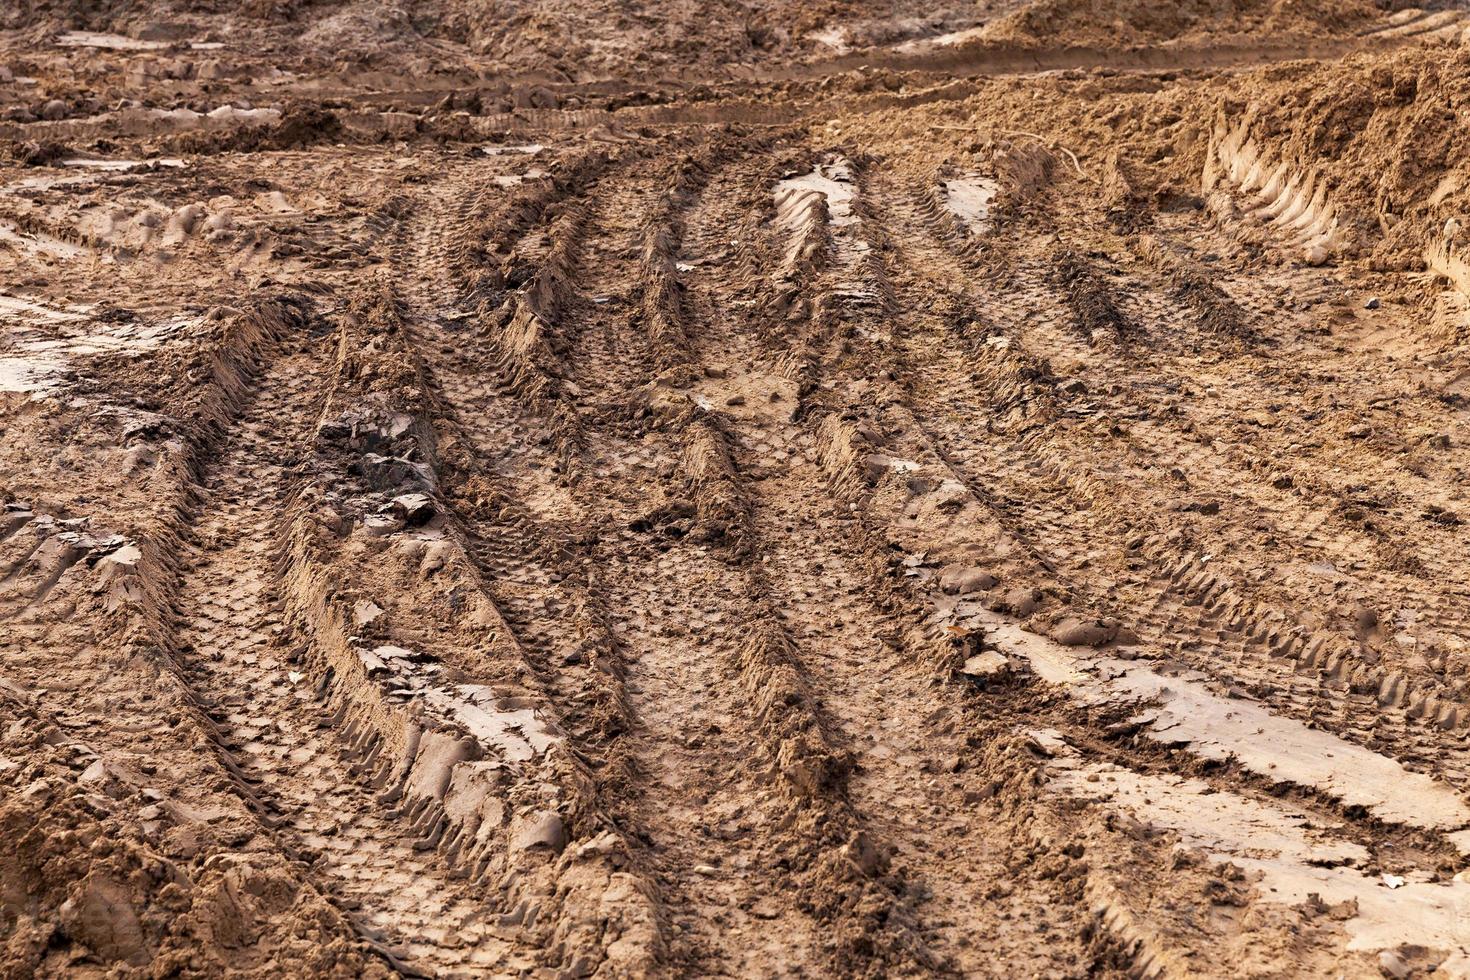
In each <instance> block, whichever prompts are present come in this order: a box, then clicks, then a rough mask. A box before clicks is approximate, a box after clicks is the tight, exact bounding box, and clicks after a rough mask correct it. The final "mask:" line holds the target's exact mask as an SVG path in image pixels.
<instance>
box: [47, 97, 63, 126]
mask: <svg viewBox="0 0 1470 980" xmlns="http://www.w3.org/2000/svg"><path fill="white" fill-rule="evenodd" d="M66 114H67V106H66V103H65V102H62V101H61V100H60V99H52V100H51V101H50V102H47V103H46V104H45V105H43V106H41V118H42V119H49V120H51V121H53V122H54V121H55V120H57V119H65V118H66Z"/></svg>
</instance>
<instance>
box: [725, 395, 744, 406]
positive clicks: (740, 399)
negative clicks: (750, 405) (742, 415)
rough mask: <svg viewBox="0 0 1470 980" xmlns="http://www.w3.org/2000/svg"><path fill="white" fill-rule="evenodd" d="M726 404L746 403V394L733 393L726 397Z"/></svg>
mask: <svg viewBox="0 0 1470 980" xmlns="http://www.w3.org/2000/svg"><path fill="white" fill-rule="evenodd" d="M725 404H726V405H744V404H745V396H744V395H731V396H730V397H729V398H726V399H725Z"/></svg>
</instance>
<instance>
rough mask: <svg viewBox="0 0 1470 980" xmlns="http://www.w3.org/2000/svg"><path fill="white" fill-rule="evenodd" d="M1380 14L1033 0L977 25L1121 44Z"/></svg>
mask: <svg viewBox="0 0 1470 980" xmlns="http://www.w3.org/2000/svg"><path fill="white" fill-rule="evenodd" d="M1382 14H1383V4H1382V3H1380V2H1378V0H1310V2H1300V0H1181V2H1175V0H1143V2H1138V3H1119V2H1116V0H1040V2H1037V3H1030V4H1027V5H1026V6H1024V7H1022V8H1021V9H1020V10H1017V11H1016V12H1014V13H1012V14H1009V15H1007V16H1005V17H1002V18H1000V19H999V20H997V21H996V22H995V23H994V24H993V25H991V26H990V27H988V28H987V29H986V31H985V36H986V37H988V38H990V39H992V40H996V41H1002V40H1004V41H1013V42H1019V43H1024V44H1031V45H1037V46H1054V45H1061V44H1077V45H1089V46H1092V45H1095V46H1100V47H1126V46H1130V45H1142V44H1158V43H1161V42H1175V43H1197V42H1199V41H1201V40H1206V39H1210V38H1222V37H1232V36H1255V37H1259V38H1261V39H1272V40H1274V39H1277V38H1279V37H1280V36H1282V35H1294V36H1302V37H1311V36H1316V35H1338V34H1342V33H1345V32H1347V31H1351V30H1354V29H1356V28H1358V27H1361V26H1362V25H1364V24H1366V23H1367V22H1368V21H1369V20H1371V19H1372V18H1374V17H1379V16H1381V15H1382Z"/></svg>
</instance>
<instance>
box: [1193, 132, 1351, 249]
mask: <svg viewBox="0 0 1470 980" xmlns="http://www.w3.org/2000/svg"><path fill="white" fill-rule="evenodd" d="M1222 185H1223V186H1225V187H1227V188H1233V189H1234V190H1236V191H1238V192H1239V193H1242V194H1245V195H1248V196H1250V197H1253V198H1254V199H1255V200H1256V202H1257V203H1256V206H1255V207H1253V208H1251V209H1250V211H1249V213H1250V214H1251V216H1253V217H1255V218H1257V219H1259V220H1261V221H1265V222H1269V223H1271V224H1274V225H1276V226H1277V227H1279V228H1280V229H1281V230H1282V231H1283V232H1285V233H1286V234H1287V235H1288V236H1289V237H1290V240H1291V241H1292V243H1293V244H1295V245H1297V246H1298V247H1300V248H1301V249H1302V251H1303V254H1304V255H1306V256H1307V257H1308V261H1312V262H1315V263H1317V264H1320V263H1321V262H1323V261H1325V260H1326V258H1327V257H1328V256H1330V255H1336V254H1340V253H1352V252H1354V251H1356V250H1357V249H1358V248H1359V247H1361V244H1362V243H1361V242H1360V241H1359V240H1358V238H1357V236H1356V234H1355V232H1354V230H1353V229H1352V228H1351V227H1350V225H1349V224H1348V223H1347V222H1346V221H1345V220H1344V219H1343V216H1341V215H1340V214H1339V213H1338V211H1337V208H1336V207H1335V206H1334V205H1333V203H1332V200H1331V199H1330V197H1329V196H1328V193H1327V185H1326V183H1325V181H1324V180H1323V179H1322V176H1321V174H1320V173H1317V172H1315V171H1311V170H1308V171H1300V170H1296V169H1293V168H1292V166H1291V165H1290V164H1289V163H1288V162H1287V161H1285V160H1282V159H1280V158H1278V157H1275V156H1273V155H1272V152H1271V150H1270V148H1269V146H1267V145H1265V144H1263V143H1261V142H1260V141H1259V140H1257V139H1256V138H1255V137H1254V136H1252V135H1251V132H1250V130H1249V128H1248V127H1247V126H1246V125H1245V123H1244V122H1239V123H1235V124H1233V125H1232V124H1231V123H1230V122H1229V121H1228V120H1227V119H1226V118H1225V117H1224V116H1223V115H1222V116H1220V117H1219V118H1218V119H1217V120H1216V122H1215V128H1214V131H1213V132H1212V134H1211V136H1210V146H1209V150H1208V155H1207V159H1206V163H1205V171H1204V176H1203V178H1202V184H1201V186H1202V189H1203V191H1204V194H1205V196H1206V197H1207V198H1210V197H1211V195H1212V194H1213V193H1214V192H1215V191H1216V190H1217V189H1219V188H1220V187H1221V186H1222Z"/></svg>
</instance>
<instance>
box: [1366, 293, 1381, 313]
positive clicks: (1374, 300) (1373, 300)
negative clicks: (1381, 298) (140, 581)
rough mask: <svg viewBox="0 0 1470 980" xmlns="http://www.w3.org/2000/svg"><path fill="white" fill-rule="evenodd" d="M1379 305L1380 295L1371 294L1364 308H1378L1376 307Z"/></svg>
mask: <svg viewBox="0 0 1470 980" xmlns="http://www.w3.org/2000/svg"><path fill="white" fill-rule="evenodd" d="M1378 307H1379V302H1378V297H1377V296H1370V297H1369V298H1368V302H1366V303H1364V304H1363V309H1365V310H1376V309H1378Z"/></svg>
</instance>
